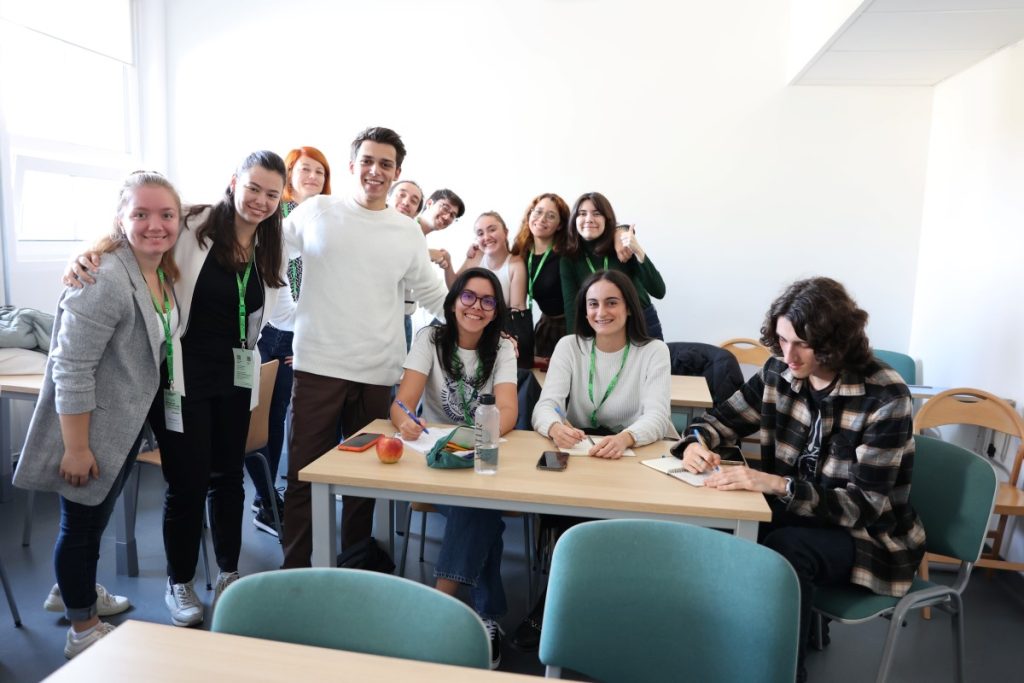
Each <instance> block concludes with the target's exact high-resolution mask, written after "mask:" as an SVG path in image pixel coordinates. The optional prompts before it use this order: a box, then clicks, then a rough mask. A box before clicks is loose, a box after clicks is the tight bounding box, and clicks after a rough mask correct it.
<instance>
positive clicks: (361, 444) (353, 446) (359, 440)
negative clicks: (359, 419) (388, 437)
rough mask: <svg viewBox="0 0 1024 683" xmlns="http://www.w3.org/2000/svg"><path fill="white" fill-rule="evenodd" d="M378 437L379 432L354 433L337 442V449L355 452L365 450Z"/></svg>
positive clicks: (375, 441)
mask: <svg viewBox="0 0 1024 683" xmlns="http://www.w3.org/2000/svg"><path fill="white" fill-rule="evenodd" d="M380 437H381V435H380V434H375V433H373V432H367V433H365V434H356V435H355V436H350V437H349V438H347V439H345V440H344V441H342V442H341V443H339V444H338V450H339V451H356V452H360V451H365V450H366V449H367V448H369V447H370V446H372V445H373V444H375V443H377V440H378V439H380Z"/></svg>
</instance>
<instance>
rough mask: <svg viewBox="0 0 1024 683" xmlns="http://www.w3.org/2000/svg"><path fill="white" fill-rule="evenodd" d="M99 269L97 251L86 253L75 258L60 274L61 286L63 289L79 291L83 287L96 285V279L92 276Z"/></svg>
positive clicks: (98, 254)
mask: <svg viewBox="0 0 1024 683" xmlns="http://www.w3.org/2000/svg"><path fill="white" fill-rule="evenodd" d="M99 267H100V253H99V252H98V251H87V252H85V253H84V254H81V255H79V256H77V257H75V258H74V259H73V260H72V261H71V262H70V263H68V265H67V267H66V268H65V269H64V272H63V273H62V274H61V278H60V281H61V284H63V285H64V286H65V287H74V288H75V289H81V288H82V287H83V285H94V284H96V278H94V277H93V276H92V273H95V272H96V270H97V269H98V268H99Z"/></svg>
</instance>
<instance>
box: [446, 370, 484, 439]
mask: <svg viewBox="0 0 1024 683" xmlns="http://www.w3.org/2000/svg"><path fill="white" fill-rule="evenodd" d="M452 369H454V370H455V372H457V373H458V375H459V378H458V381H457V386H458V389H459V400H460V401H461V402H462V420H463V421H464V422H465V423H466V424H467V425H470V426H472V425H473V416H472V415H471V414H470V412H469V402H470V401H472V400H473V399H474V398H476V396H477V388H476V387H473V395H472V396H470V398H469V399H468V400H467V399H466V385H465V381H464V379H463V378H464V377H465V372H463V370H464V369H465V368H464V366H463V365H462V359H460V358H459V357H458V356H455V357H454V358H452ZM483 373H484V365H483V363H481V362H480V357H479V355H478V356H477V361H476V382H477V383H479V382H480V377H481V376H482V375H483Z"/></svg>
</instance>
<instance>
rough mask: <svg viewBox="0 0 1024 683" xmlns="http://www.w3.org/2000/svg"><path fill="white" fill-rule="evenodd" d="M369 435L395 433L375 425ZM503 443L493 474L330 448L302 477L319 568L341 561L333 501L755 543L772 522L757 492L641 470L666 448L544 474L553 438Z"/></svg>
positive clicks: (517, 435) (526, 436) (409, 453)
mask: <svg viewBox="0 0 1024 683" xmlns="http://www.w3.org/2000/svg"><path fill="white" fill-rule="evenodd" d="M364 431H370V432H394V428H393V427H392V426H391V423H390V422H388V421H386V420H375V421H374V422H371V423H370V424H369V425H367V427H366V429H365V430H364ZM505 438H506V439H507V441H506V442H505V443H502V444H501V451H500V453H501V454H500V457H499V462H498V473H497V474H495V475H493V476H484V475H479V474H476V473H475V472H474V471H473V470H472V469H464V470H438V469H431V468H429V467H427V464H426V458H425V457H424V456H423V454H422V453H419V452H417V451H415V450H413V449H411V448H406V449H405V455H404V457H403V458H402V459H401V460H400V461H399V462H398V463H397V464H394V465H385V464H383V463H381V462H380V461H379V460H378V459H377V456H376V453H375V451H374V449H372V448H371V449H369V450H366V451H363V452H362V453H352V452H347V451H339V450H336V449H331V450H330V451H328V452H327V453H325V454H324V455H323V456H322V457H320V458H319V459H317V460H315V461H314V462H313V463H311V464H310V465H308V466H307V467H305V468H303V469H302V471H300V472H299V479H301V480H302V481H308V482H310V483H311V484H312V506H313V510H312V514H313V565H314V566H319V567H329V566H333V565H334V563H335V556H336V554H337V549H336V539H337V518H336V515H335V511H334V496H335V494H346V495H355V496H365V497H367V498H384V499H396V500H408V501H413V502H423V503H434V504H444V505H463V506H468V507H478V508H488V509H492V510H517V511H521V512H543V513H553V514H562V515H571V516H576V517H602V518H643V519H667V520H674V521H681V522H688V523H690V524H696V525H699V526H709V527H715V528H723V529H731V530H733V531H734V532H735V533H736V534H737V535H738V536H740V537H742V538H746V539H749V540H751V541H756V540H757V525H758V522H764V521H768V520H770V519H771V511H770V509H769V508H768V503H767V502H766V501H765V499H764V496H763V495H762V494H760V493H754V492H751V491H714V490H711V489H705V488H696V487H692V486H688V485H687V484H684V483H683V482H681V481H679V480H677V479H674V478H672V477H669V476H666V475H664V474H661V473H659V472H656V471H654V470H652V469H651V468H649V467H645V466H643V465H641V464H640V461H641V460H643V459H645V458H655V457H658V456H660V455H662V454H665V453H667V452H668V447H669V445H670V442H667V441H661V442H658V443H655V444H651V445H648V446H644V447H643V448H637V449H635V450H636V451H637V456H636V457H628V458H622V459H620V460H602V459H600V458H590V457H585V456H582V457H580V456H577V457H573V458H571V459H570V462H569V467H568V469H567V470H566V471H564V472H542V471H539V470H538V469H537V458H538V457H539V456H540V454H541V453H542V452H543V451H545V450H550V449H551V448H552V444H551V442H550V441H549V440H548V439H545V438H544V437H542V436H540V435H539V434H537V433H535V432H528V431H512V432H509V433H508V434H506V435H505ZM379 507H382V506H379V505H378V508H379Z"/></svg>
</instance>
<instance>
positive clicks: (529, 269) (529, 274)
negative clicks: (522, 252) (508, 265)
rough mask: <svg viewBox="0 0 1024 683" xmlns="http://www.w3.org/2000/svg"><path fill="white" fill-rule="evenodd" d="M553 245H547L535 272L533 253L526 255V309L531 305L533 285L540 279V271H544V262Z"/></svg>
mask: <svg viewBox="0 0 1024 683" xmlns="http://www.w3.org/2000/svg"><path fill="white" fill-rule="evenodd" d="M553 246H554V245H553V244H549V245H548V250H547V251H545V252H544V256H542V257H541V259H540V263H539V264H538V265H537V272H536V273H534V272H533V251H532V250H531V251H530V253H529V254H527V255H526V288H527V294H526V307H527V308H530V307H531V306H532V305H533V283H534V282H536V281H537V278H539V277H540V271H541V270H543V269H544V262H545V261H547V260H548V255H550V254H551V247H553Z"/></svg>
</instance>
